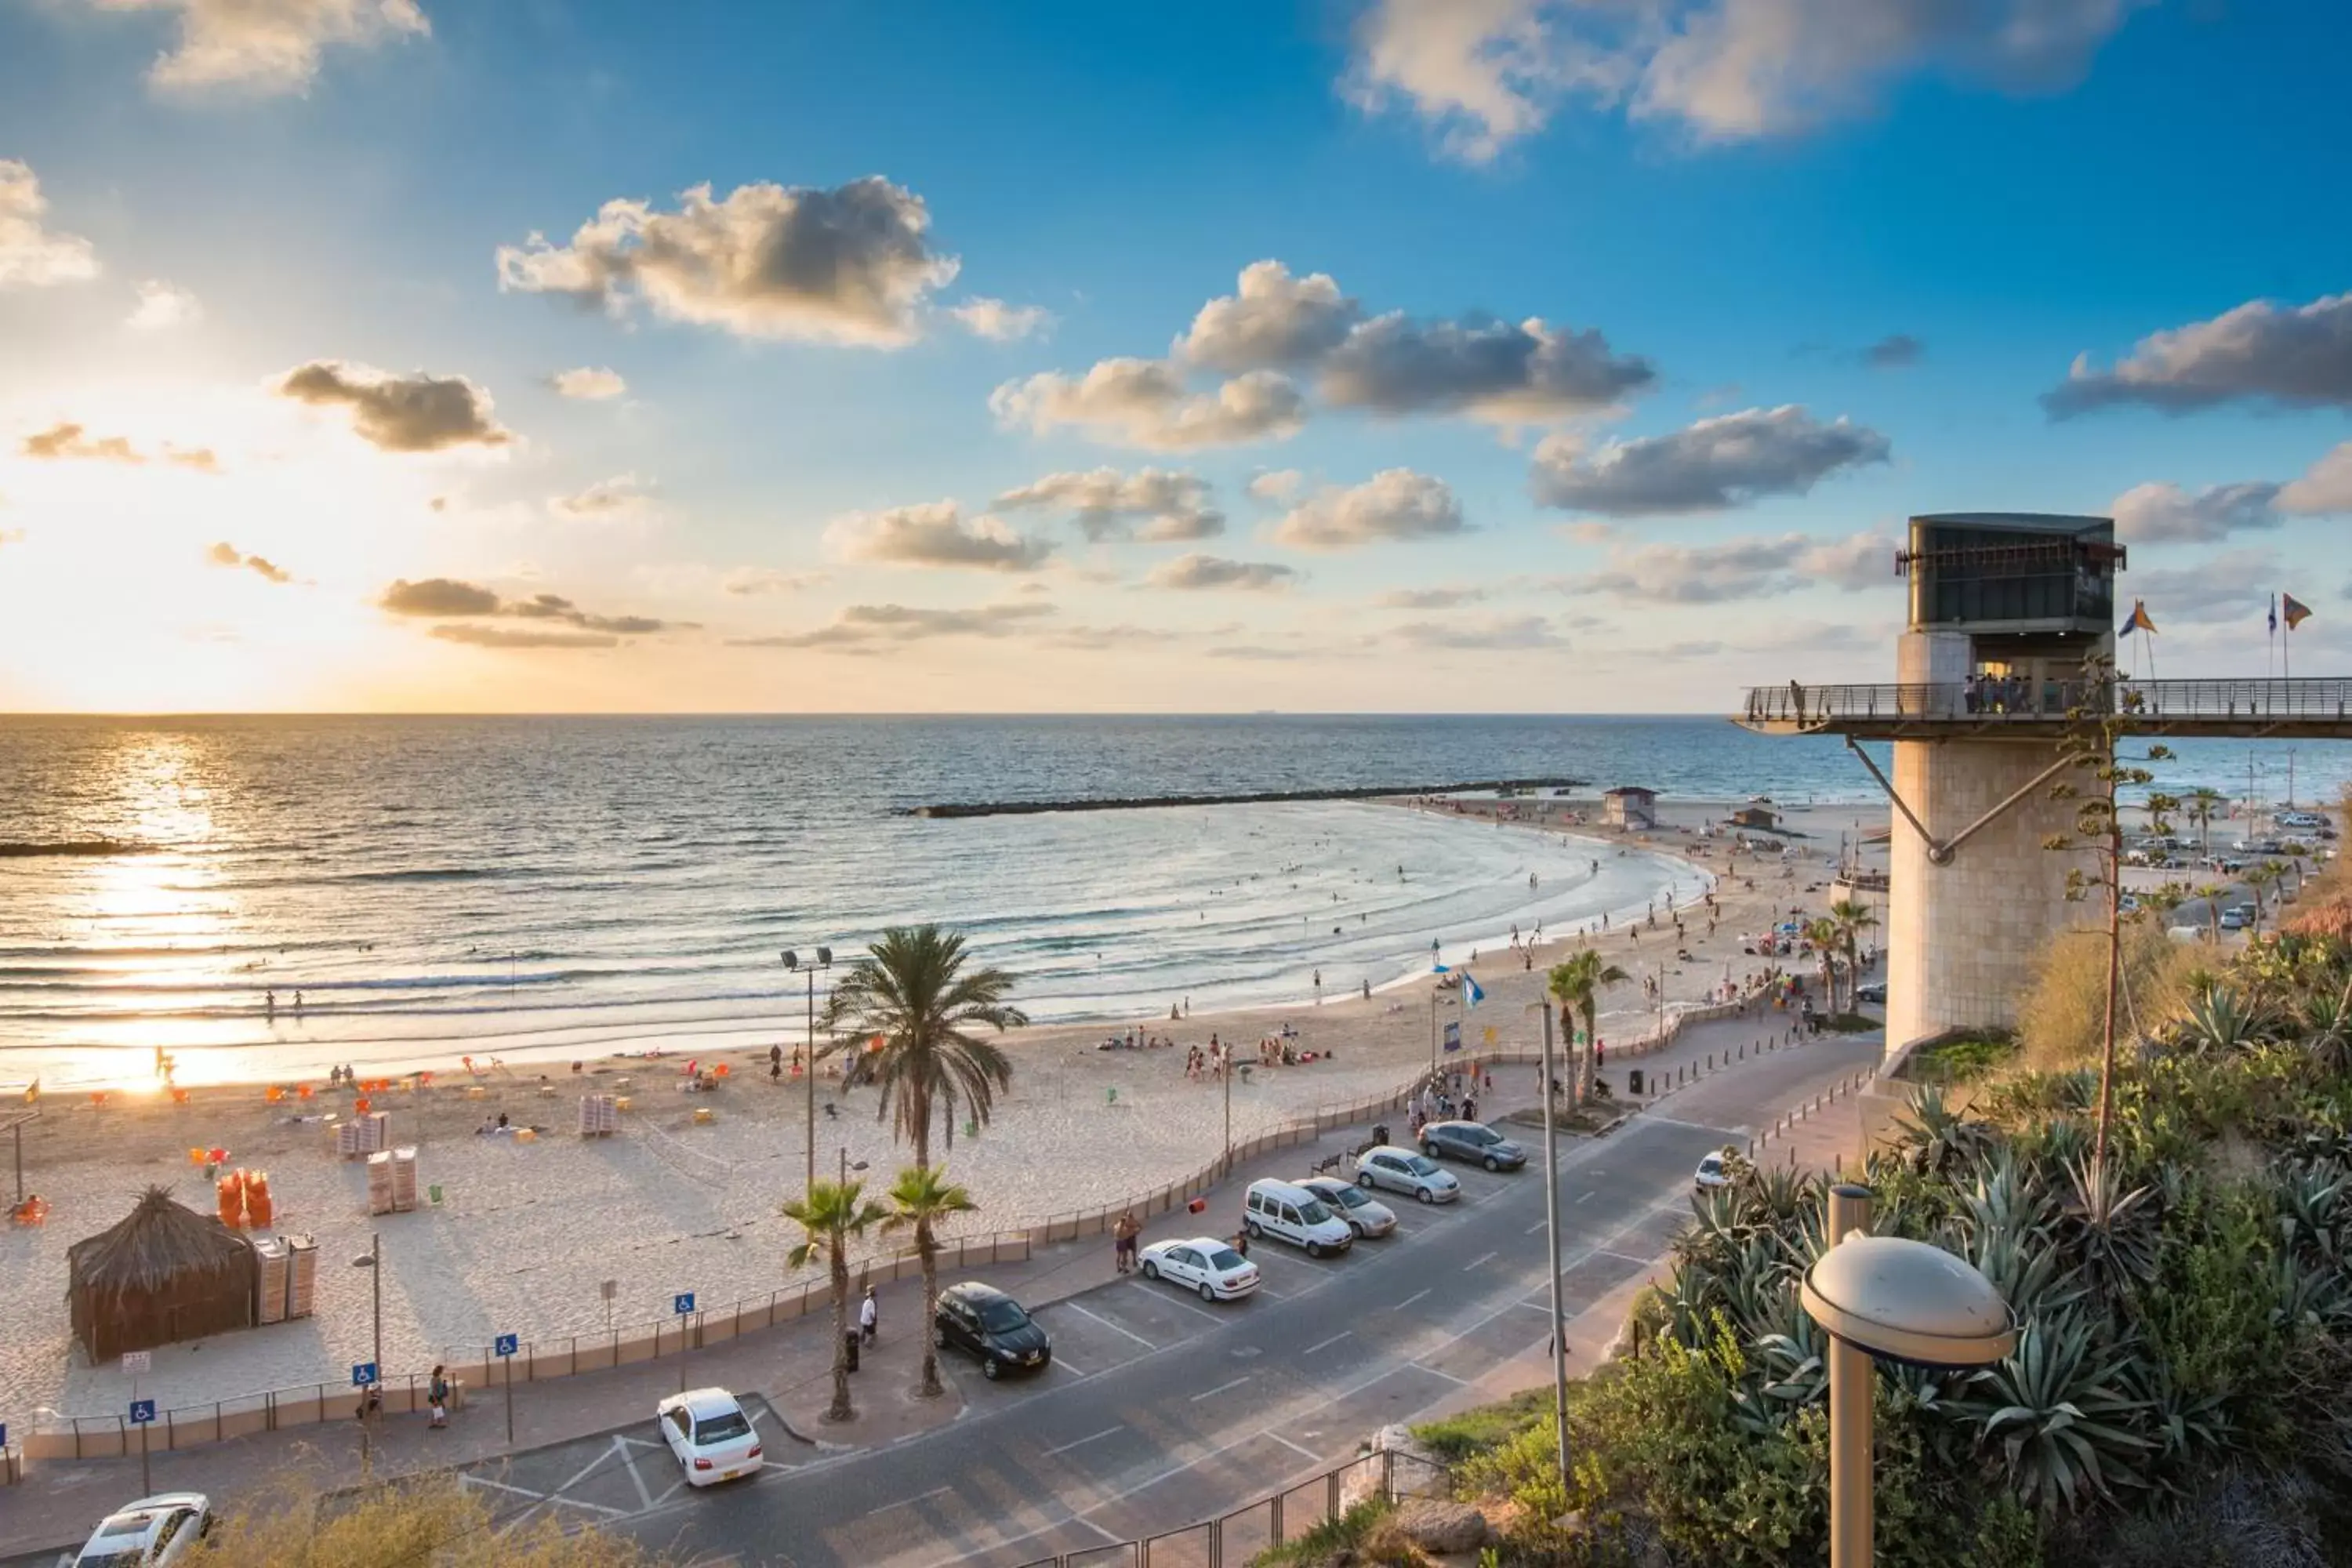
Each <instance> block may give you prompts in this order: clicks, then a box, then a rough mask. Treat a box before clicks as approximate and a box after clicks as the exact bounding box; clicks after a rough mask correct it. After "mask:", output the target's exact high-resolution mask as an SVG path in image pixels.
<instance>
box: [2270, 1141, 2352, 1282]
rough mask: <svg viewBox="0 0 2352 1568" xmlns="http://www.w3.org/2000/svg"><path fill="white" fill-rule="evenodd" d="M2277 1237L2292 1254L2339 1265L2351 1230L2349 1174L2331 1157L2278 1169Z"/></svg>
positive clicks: (2328, 1265) (2327, 1265)
mask: <svg viewBox="0 0 2352 1568" xmlns="http://www.w3.org/2000/svg"><path fill="white" fill-rule="evenodd" d="M2274 1191H2275V1194H2276V1196H2277V1199H2278V1226H2279V1237H2280V1239H2281V1240H2283V1241H2284V1242H2285V1243H2286V1246H2287V1250H2289V1251H2290V1252H2293V1253H2294V1255H2295V1256H2296V1257H2298V1258H2303V1259H2305V1260H2306V1261H2308V1262H2311V1263H2313V1264H2315V1265H2318V1266H2320V1267H2323V1268H2336V1269H2341V1268H2343V1267H2344V1263H2345V1250H2346V1242H2347V1233H2352V1195H2347V1194H2352V1176H2347V1173H2346V1172H2345V1169H2344V1167H2343V1166H2341V1165H2338V1164H2336V1163H2334V1162H2333V1161H2311V1162H2300V1163H2293V1164H2290V1165H2287V1166H2285V1167H2284V1169H2282V1170H2281V1171H2280V1172H2279V1173H2278V1179H2277V1185H2276V1187H2275V1189H2274Z"/></svg>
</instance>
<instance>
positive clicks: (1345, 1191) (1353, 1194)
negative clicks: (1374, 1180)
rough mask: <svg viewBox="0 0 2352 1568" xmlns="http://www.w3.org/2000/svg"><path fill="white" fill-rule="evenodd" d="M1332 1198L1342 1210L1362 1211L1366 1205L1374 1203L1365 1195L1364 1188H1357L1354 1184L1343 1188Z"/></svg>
mask: <svg viewBox="0 0 2352 1568" xmlns="http://www.w3.org/2000/svg"><path fill="white" fill-rule="evenodd" d="M1331 1196H1332V1198H1333V1200H1334V1201H1336V1202H1337V1203H1338V1204H1339V1206H1340V1207H1341V1208H1350V1209H1360V1208H1362V1207H1363V1206H1364V1205H1366V1204H1368V1203H1370V1202H1371V1201H1372V1200H1371V1199H1370V1198H1368V1197H1366V1196H1365V1195H1364V1189H1363V1188H1361V1187H1360V1186H1357V1185H1355V1184H1352V1183H1350V1184H1349V1185H1347V1186H1344V1187H1341V1188H1340V1189H1339V1190H1338V1191H1337V1192H1335V1193H1333V1194H1331Z"/></svg>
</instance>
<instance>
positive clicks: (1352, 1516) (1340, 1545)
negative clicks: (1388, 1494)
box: [1249, 1497, 1396, 1568]
mask: <svg viewBox="0 0 2352 1568" xmlns="http://www.w3.org/2000/svg"><path fill="white" fill-rule="evenodd" d="M1394 1511H1396V1505H1395V1504H1394V1503H1392V1502H1391V1501H1389V1500H1387V1499H1386V1498H1378V1497H1374V1498H1366V1499H1365V1500H1363V1501H1362V1502H1360V1503H1358V1504H1357V1505H1356V1506H1355V1507H1353V1508H1351V1509H1349V1510H1348V1511H1347V1512H1345V1513H1342V1514H1339V1515H1336V1516H1334V1517H1332V1518H1330V1519H1327V1520H1324V1521H1322V1522H1321V1523H1319V1524H1318V1525H1316V1526H1315V1528H1314V1529H1312V1530H1310V1531H1307V1533H1306V1534H1304V1535H1301V1536H1299V1537H1297V1539H1296V1540H1292V1541H1286V1542H1283V1543H1282V1544H1281V1545H1279V1546H1269V1547H1267V1548H1266V1549H1265V1551H1264V1552H1259V1553H1258V1554H1257V1555H1256V1556H1255V1557H1253V1558H1251V1559H1250V1562H1249V1568H1322V1564H1323V1563H1328V1562H1329V1561H1330V1560H1331V1558H1332V1557H1333V1556H1335V1555H1336V1554H1338V1553H1339V1552H1345V1551H1360V1550H1361V1549H1362V1547H1363V1545H1364V1543H1365V1542H1366V1540H1367V1539H1369V1538H1370V1535H1371V1533H1372V1531H1373V1530H1374V1529H1375V1528H1376V1527H1377V1526H1378V1525H1379V1524H1380V1522H1381V1521H1382V1520H1384V1519H1386V1518H1387V1517H1388V1516H1389V1515H1390V1514H1391V1513H1393V1512H1394Z"/></svg>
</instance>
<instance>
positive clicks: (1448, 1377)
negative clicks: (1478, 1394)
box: [1407, 1361, 1470, 1388]
mask: <svg viewBox="0 0 2352 1568" xmlns="http://www.w3.org/2000/svg"><path fill="white" fill-rule="evenodd" d="M1407 1364H1408V1365H1410V1366H1411V1367H1412V1370H1413V1371H1415V1372H1425V1373H1429V1375H1430V1376H1432V1377H1442V1378H1444V1380H1445V1381H1446V1382H1448V1383H1450V1384H1454V1386H1455V1387H1457V1388H1466V1387H1468V1386H1469V1383H1470V1380H1469V1379H1468V1378H1466V1377H1456V1376H1454V1374H1453V1373H1450V1372H1440V1371H1438V1370H1437V1369H1436V1368H1435V1367H1433V1366H1431V1365H1429V1364H1427V1363H1423V1362H1417V1361H1416V1362H1411V1363H1407Z"/></svg>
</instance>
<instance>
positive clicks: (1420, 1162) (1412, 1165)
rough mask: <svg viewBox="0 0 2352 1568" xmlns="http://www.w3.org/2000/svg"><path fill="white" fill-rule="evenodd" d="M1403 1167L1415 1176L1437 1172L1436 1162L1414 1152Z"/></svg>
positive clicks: (1431, 1174) (1430, 1174)
mask: <svg viewBox="0 0 2352 1568" xmlns="http://www.w3.org/2000/svg"><path fill="white" fill-rule="evenodd" d="M1404 1167H1405V1169H1406V1170H1408V1171H1411V1172H1412V1173H1413V1174H1414V1175H1416V1176H1433V1175H1435V1174H1437V1164H1436V1162H1434V1161H1433V1160H1430V1159H1427V1158H1425V1157H1423V1156H1422V1155H1419V1154H1415V1155H1414V1156H1413V1157H1412V1159H1410V1160H1407V1161H1406V1162H1405V1163H1404Z"/></svg>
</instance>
